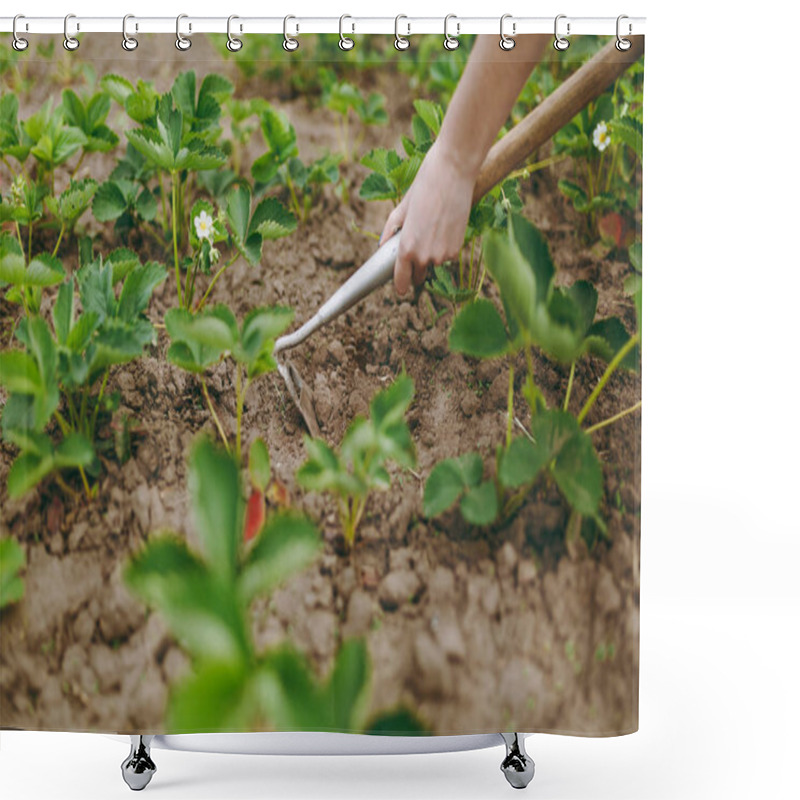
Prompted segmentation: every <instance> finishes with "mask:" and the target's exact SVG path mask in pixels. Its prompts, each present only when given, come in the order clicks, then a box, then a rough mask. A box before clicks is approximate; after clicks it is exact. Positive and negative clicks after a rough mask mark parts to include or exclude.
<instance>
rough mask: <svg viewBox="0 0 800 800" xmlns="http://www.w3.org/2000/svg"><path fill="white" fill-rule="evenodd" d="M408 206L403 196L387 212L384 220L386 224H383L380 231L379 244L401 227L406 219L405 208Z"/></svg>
mask: <svg viewBox="0 0 800 800" xmlns="http://www.w3.org/2000/svg"><path fill="white" fill-rule="evenodd" d="M407 208H408V204H407V203H406V201H405V198H403V200H402V201H401V203H400V205H399V206H397V208H395V209H394V211H392V213H391V214H389V217H388V218H387V220H386V224H385V225H384V226H383V231H382V233H381V238H380V242H379V244H385V243H386V241H387V240H389V239H391V238H392V236H394V235H395V234H396V233H397V231H399V230H400V228H402V227H403V223H404V222H405V220H406V209H407Z"/></svg>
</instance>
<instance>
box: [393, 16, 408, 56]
mask: <svg viewBox="0 0 800 800" xmlns="http://www.w3.org/2000/svg"><path fill="white" fill-rule="evenodd" d="M401 19H408V17H407V16H406V15H405V14H398V15H397V16H396V17H395V18H394V49H395V50H400V51H401V52H402V51H403V50H408V48H409V47H411V42H409V41H408V39H406V37H405V36H401V35H400V20H401ZM406 24H407V25H408V33H407V34H406V35H407V36H410V35H411V24H410V23H406Z"/></svg>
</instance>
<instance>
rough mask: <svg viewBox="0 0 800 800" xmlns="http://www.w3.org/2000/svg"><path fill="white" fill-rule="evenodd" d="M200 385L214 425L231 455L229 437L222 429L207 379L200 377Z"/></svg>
mask: <svg viewBox="0 0 800 800" xmlns="http://www.w3.org/2000/svg"><path fill="white" fill-rule="evenodd" d="M200 384H201V385H202V387H203V396H204V397H205V398H206V405H208V410H209V411H210V412H211V418H212V419H213V420H214V424H215V425H216V426H217V430H218V431H219V435H220V436H221V437H222V441H223V443H224V444H225V449H226V450H227V451H228V452H229V453H230V451H231V446H230V445H229V444H228V437H227V436H226V435H225V431H224V430H223V428H222V423H221V422H220V421H219V417H218V416H217V412H216V409H215V408H214V404H213V403H212V402H211V395H209V393H208V386H207V385H206V379H205V378H204V377H202V375H201V376H200Z"/></svg>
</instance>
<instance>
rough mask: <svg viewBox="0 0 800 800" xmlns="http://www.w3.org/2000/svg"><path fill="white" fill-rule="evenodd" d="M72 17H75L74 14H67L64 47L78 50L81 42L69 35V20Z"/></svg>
mask: <svg viewBox="0 0 800 800" xmlns="http://www.w3.org/2000/svg"><path fill="white" fill-rule="evenodd" d="M71 19H75V15H74V14H67V16H66V17H64V49H65V50H69V51H70V52H72V51H73V50H77V49H78V48H79V47H80V44H81V43H80V42H79V41H78V40H77V39H76V38H75V37H74V36H70V35H69V21H70V20H71ZM76 30H77V26H76Z"/></svg>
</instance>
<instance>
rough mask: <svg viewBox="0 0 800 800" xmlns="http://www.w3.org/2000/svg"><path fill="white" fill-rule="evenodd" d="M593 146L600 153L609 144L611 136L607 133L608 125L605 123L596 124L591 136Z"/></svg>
mask: <svg viewBox="0 0 800 800" xmlns="http://www.w3.org/2000/svg"><path fill="white" fill-rule="evenodd" d="M592 142H593V143H594V146H595V147H596V148H597V149H598V150H599V151H600V152H601V153H602V152H603V150H605V149H606V147H608V145H609V144H610V143H611V134H609V132H608V125H606V124H605V122H598V123H597V127H596V128H595V129H594V134H593V135H592Z"/></svg>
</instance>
